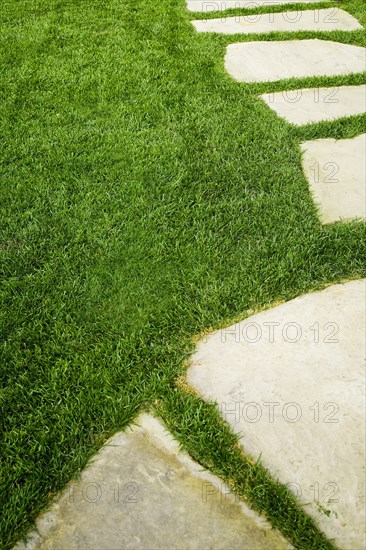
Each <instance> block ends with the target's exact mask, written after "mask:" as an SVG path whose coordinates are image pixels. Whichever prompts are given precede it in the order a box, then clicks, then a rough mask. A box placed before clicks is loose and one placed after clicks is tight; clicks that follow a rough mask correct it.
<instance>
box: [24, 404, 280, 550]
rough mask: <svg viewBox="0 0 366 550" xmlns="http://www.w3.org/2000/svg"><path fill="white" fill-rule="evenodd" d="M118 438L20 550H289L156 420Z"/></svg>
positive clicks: (142, 419) (145, 418) (143, 418)
mask: <svg viewBox="0 0 366 550" xmlns="http://www.w3.org/2000/svg"><path fill="white" fill-rule="evenodd" d="M138 424H139V427H138V426H133V427H132V429H131V428H129V429H128V430H127V431H126V432H121V433H117V434H116V435H115V436H113V437H112V438H111V439H110V440H109V441H108V442H107V443H106V445H105V446H104V447H103V448H102V449H101V451H100V452H99V453H98V454H97V455H96V456H95V457H94V459H93V461H92V462H91V464H90V465H89V466H88V467H87V468H86V469H85V470H84V471H83V472H82V475H81V479H80V480H79V481H76V482H75V483H71V484H69V486H68V487H67V488H66V490H65V491H64V493H63V494H62V495H61V496H60V498H58V499H57V500H56V502H55V503H54V505H53V506H52V508H51V509H50V510H49V512H47V513H46V514H44V515H43V516H42V517H41V518H39V520H38V522H37V527H38V530H39V534H38V535H37V534H33V536H32V538H31V540H30V541H29V542H28V544H27V546H26V547H24V545H23V544H18V545H17V550H20V549H23V550H24V548H27V550H30V549H39V550H51V549H52V550H56V549H58V550H61V549H62V550H66V549H67V550H73V549H77V550H114V549H116V550H117V549H118V550H121V549H123V550H126V549H131V550H136V549H145V550H152V549H159V550H160V549H166V550H174V549H176V550H185V549H189V550H195V549H197V548H211V549H221V550H227V549H238V550H242V549H243V548H248V549H249V548H250V549H251V550H252V549H253V550H254V549H258V550H259V549H260V550H267V549H268V548H271V549H272V548H273V549H274V550H280V549H285V548H289V547H290V546H289V544H288V543H287V542H285V541H284V540H283V539H282V537H281V536H280V535H279V534H278V533H277V532H276V531H274V530H272V529H271V528H270V526H269V525H268V524H267V522H266V521H264V520H263V519H262V518H261V517H260V516H259V515H258V514H256V513H254V512H252V511H251V510H249V509H248V508H247V507H246V506H245V505H244V504H242V503H240V502H237V501H235V499H234V497H233V496H232V495H231V494H230V493H229V492H228V490H227V489H226V488H225V487H224V485H223V484H222V482H221V480H219V479H218V478H217V477H215V476H213V475H211V474H209V473H205V472H204V471H202V467H200V466H198V465H197V464H196V463H195V462H193V460H192V459H191V458H190V457H189V456H188V455H187V454H186V453H182V452H180V451H179V445H178V443H177V441H175V440H174V439H173V438H172V436H170V435H169V434H168V433H167V432H166V430H165V429H164V428H163V426H162V424H161V423H160V422H159V421H158V420H157V419H155V418H154V417H152V416H150V415H147V414H143V415H141V416H140V417H139V419H138Z"/></svg>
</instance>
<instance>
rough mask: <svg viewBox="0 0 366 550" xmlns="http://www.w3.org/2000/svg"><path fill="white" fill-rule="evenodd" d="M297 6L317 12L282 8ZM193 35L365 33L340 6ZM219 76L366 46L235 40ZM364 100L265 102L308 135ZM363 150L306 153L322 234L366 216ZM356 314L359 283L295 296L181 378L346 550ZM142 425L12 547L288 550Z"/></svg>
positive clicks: (351, 523) (360, 334)
mask: <svg viewBox="0 0 366 550" xmlns="http://www.w3.org/2000/svg"><path fill="white" fill-rule="evenodd" d="M321 1H322V0H318V2H321ZM324 1H325V0H324ZM324 1H323V2H322V3H324ZM299 2H301V3H302V4H305V3H313V0H292V1H291V3H292V4H296V3H299ZM287 3H289V1H288V0H255V1H247V0H228V1H227V2H211V1H206V0H188V1H187V7H188V9H189V10H190V11H203V12H208V11H220V10H224V9H229V8H238V7H246V8H255V7H260V6H269V5H282V4H287ZM294 14H295V15H296V14H297V19H296V20H295V19H293V20H292V21H289V19H291V17H292V16H293V17H295V15H294ZM299 15H300V17H299ZM193 24H194V26H195V28H196V29H197V30H198V31H199V32H223V33H226V34H232V33H237V32H240V33H246V34H248V33H263V32H264V33H268V32H275V31H290V32H291V31H298V30H317V31H322V30H334V29H338V30H347V31H348V30H349V31H351V30H355V29H359V28H361V26H360V24H359V23H358V22H357V21H356V20H355V19H354V18H353V17H352V16H351V15H349V14H347V13H346V12H344V11H342V10H338V9H337V8H330V9H325V10H323V9H320V10H309V11H301V12H292V14H291V13H290V12H289V13H288V14H286V13H277V14H261V15H260V16H258V15H256V16H245V17H243V16H240V17H239V18H232V17H230V18H226V19H224V20H222V21H221V20H215V19H213V20H209V21H195V22H193ZM225 67H226V69H227V71H228V72H229V74H231V75H232V76H233V78H235V79H236V80H239V81H242V82H249V83H250V82H273V81H278V80H282V79H289V78H296V77H308V76H309V77H310V76H334V75H347V74H352V73H357V72H362V71H364V70H365V69H366V65H365V48H361V47H358V46H351V45H347V44H341V43H337V42H332V41H324V40H318V39H314V40H287V41H271V42H266V41H256V42H246V43H235V44H230V45H229V46H228V47H227V53H226V58H225ZM365 89H366V87H365V86H344V87H340V88H338V89H337V90H338V91H337V93H338V92H339V95H337V97H336V101H335V102H332V101H329V102H327V101H325V99H323V100H322V104H321V105H319V101H320V100H319V101H318V100H316V99H314V98H315V95H314V98H313V93H314V94H316V93H317V94H318V95H317V96H316V97H318V98H320V97H322V98H328V99H332V98H334V88H329V89H328V88H320V89H319V88H318V89H317V92H316V91H315V89H304V90H295V91H293V92H289V93H291V94H293V93H296V94H298V93H299V92H300V97H299V99H298V100H296V101H291V100H288V96H286V95H285V96H284V94H286V92H280V93H276V94H264V95H263V96H262V99H263V100H264V101H265V102H266V103H267V104H268V106H269V107H270V108H272V109H273V110H274V111H276V112H277V113H278V115H279V116H282V117H283V118H285V119H286V120H287V121H289V122H291V123H294V124H298V125H301V124H308V123H313V122H319V121H320V120H328V119H334V118H339V117H342V116H350V115H355V114H360V113H362V112H364V110H365ZM329 94H330V95H329ZM332 94H333V95H332ZM296 98H297V96H296ZM328 103H329V104H328ZM365 145H366V144H365V135H363V136H358V137H356V138H355V139H353V140H339V141H335V140H331V139H323V140H315V141H310V142H306V143H303V144H302V145H301V148H302V151H303V167H304V172H305V175H306V177H307V178H308V181H309V184H310V187H311V191H312V193H313V196H314V200H315V201H316V202H317V203H318V204H319V215H320V217H321V221H322V222H323V223H330V222H333V221H337V220H340V219H341V220H348V219H353V218H355V217H365V210H364V209H362V204H364V202H362V198H363V197H364V182H365V172H364V169H365V156H364V155H365V149H366V146H365ZM331 170H332V172H331ZM364 303H365V282H364V281H357V282H356V281H353V282H349V283H347V284H344V285H335V286H333V287H329V288H328V289H326V290H324V291H322V292H319V293H315V294H309V295H306V296H302V297H300V298H297V299H295V300H292V301H291V302H288V303H286V304H283V305H281V306H277V307H275V308H273V309H270V310H268V311H265V312H262V313H259V314H258V315H255V316H253V317H251V318H250V319H247V320H245V321H243V322H241V323H237V324H236V325H233V326H232V327H229V328H227V329H224V330H222V331H219V332H216V333H214V334H211V335H210V336H209V337H208V338H207V340H206V341H202V342H200V343H199V345H198V348H197V352H196V353H195V354H194V356H193V358H192V364H191V367H190V369H189V372H188V380H189V382H190V384H191V385H192V386H193V387H195V388H196V389H197V390H198V391H199V392H200V393H201V394H202V396H203V397H204V398H205V399H207V400H215V401H217V402H218V403H219V407H220V411H221V414H222V416H223V418H225V419H226V420H227V421H228V422H229V423H230V424H231V426H232V428H233V430H234V431H235V432H237V433H240V434H241V435H242V445H243V448H244V449H245V451H246V452H249V453H251V454H252V455H253V457H255V458H258V457H259V456H260V457H261V460H262V462H263V463H264V465H265V466H266V467H268V468H269V470H270V471H271V472H272V474H273V475H274V476H278V477H279V479H280V480H281V481H282V482H283V483H286V484H288V485H289V487H290V489H292V490H293V491H294V492H295V494H297V496H298V498H299V502H300V504H302V506H303V508H304V510H305V511H306V512H308V513H309V514H310V515H312V516H313V517H314V518H315V519H316V520H317V522H318V524H319V526H320V528H321V529H322V530H323V531H324V532H325V534H326V535H327V536H328V537H329V538H330V539H334V540H335V542H336V544H337V545H338V546H340V547H342V548H345V549H346V548H347V549H350V548H352V550H356V549H359V548H363V547H364V543H365V541H364V538H363V537H364V531H365V503H364V498H363V487H364V462H365V451H364V449H365V443H366V438H365V402H364V395H363V388H364V367H363V355H362V352H363V350H364V347H365V343H366V342H365V329H366V327H365V315H364ZM138 424H139V427H136V426H133V427H132V428H130V429H128V431H127V432H123V433H118V434H116V435H115V436H114V437H113V438H111V439H110V440H109V441H108V442H107V443H106V445H105V446H104V447H103V448H102V449H101V451H100V452H99V453H98V454H97V455H96V457H94V459H93V461H92V462H91V463H90V464H89V466H88V467H87V468H86V469H85V470H84V471H83V472H82V475H81V478H80V480H79V481H77V482H75V483H71V484H69V486H68V487H66V489H65V491H64V492H63V493H62V494H61V495H60V496H59V498H58V499H57V500H56V501H55V503H54V504H53V505H52V507H51V508H50V510H49V511H48V512H46V513H45V514H43V516H41V517H40V518H39V519H38V521H37V530H38V531H37V532H33V533H32V535H31V537H30V539H29V541H28V542H27V544H26V545H24V544H23V543H18V544H17V546H16V549H17V550H31V549H37V550H51V549H52V550H53V549H65V548H67V549H70V550H72V549H78V550H81V549H86V550H91V549H94V548H98V549H105V550H107V549H108V550H113V549H117V548H118V549H120V548H124V549H128V548H130V549H138V548H141V549H146V550H148V549H152V548H156V549H157V548H159V549H165V548H166V549H177V550H186V549H192V550H193V549H196V548H210V549H223V550H228V549H229V548H230V549H235V548H237V549H242V548H250V549H251V550H252V549H253V550H254V549H263V550H265V549H268V548H271V549H285V548H290V546H289V544H288V543H287V542H286V541H284V539H283V538H282V536H281V535H280V534H279V533H278V532H276V531H274V530H272V529H271V527H270V526H269V525H268V524H267V523H266V522H265V521H264V519H263V518H262V517H260V516H259V515H258V514H256V513H254V512H253V511H251V510H250V509H249V508H247V507H246V506H245V505H244V504H243V503H242V502H238V501H236V500H235V499H234V497H233V495H231V494H230V493H229V491H228V489H227V488H226V487H225V486H224V485H223V484H222V482H221V480H219V479H218V478H217V477H215V476H213V475H211V474H209V473H207V472H203V471H202V469H201V468H200V467H199V466H198V465H197V464H195V463H194V462H193V461H192V460H191V459H190V457H189V456H188V455H187V454H185V453H182V452H180V451H179V446H178V443H177V442H176V441H175V440H174V439H173V438H172V437H171V436H170V435H169V434H168V433H167V432H166V431H165V429H164V428H163V426H162V425H161V423H160V422H159V421H158V420H156V419H155V418H153V417H152V416H150V415H147V414H143V415H142V416H140V417H139V419H138ZM137 457H138V460H136V458H137Z"/></svg>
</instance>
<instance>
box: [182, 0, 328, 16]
mask: <svg viewBox="0 0 366 550" xmlns="http://www.w3.org/2000/svg"><path fill="white" fill-rule="evenodd" d="M327 1H328V0H316V2H317V3H324V2H327ZM313 3H314V1H313V0H227V1H226V2H221V1H220V2H219V1H212V0H187V9H188V10H189V11H195V12H199V11H202V12H204V13H208V12H213V11H224V10H228V9H232V8H234V9H235V8H247V9H254V8H262V7H266V6H281V5H283V4H313Z"/></svg>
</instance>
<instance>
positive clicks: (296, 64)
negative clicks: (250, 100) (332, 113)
mask: <svg viewBox="0 0 366 550" xmlns="http://www.w3.org/2000/svg"><path fill="white" fill-rule="evenodd" d="M365 54H366V48H362V47H360V46H350V45H348V44H340V43H339V42H332V41H329V40H318V39H313V40H284V41H273V42H264V41H263V42H245V43H241V42H239V43H236V44H229V46H228V47H227V50H226V57H225V67H226V69H227V71H228V72H229V74H230V75H231V76H232V77H233V78H235V79H236V80H238V81H240V82H275V81H277V80H282V79H286V78H303V77H312V76H336V75H346V74H351V73H358V72H363V71H364V70H365V69H366V55H365Z"/></svg>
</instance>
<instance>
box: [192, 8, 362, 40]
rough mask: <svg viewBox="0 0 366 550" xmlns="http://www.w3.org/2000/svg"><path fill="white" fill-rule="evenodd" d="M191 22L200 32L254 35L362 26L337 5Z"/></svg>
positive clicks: (358, 27) (354, 28) (350, 28)
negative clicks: (320, 8)
mask: <svg viewBox="0 0 366 550" xmlns="http://www.w3.org/2000/svg"><path fill="white" fill-rule="evenodd" d="M192 24H193V26H194V27H195V29H196V30H197V31H198V32H216V33H221V34H238V33H243V34H255V33H270V32H282V31H283V32H298V31H336V30H340V31H341V30H343V31H352V30H356V29H362V28H363V27H362V25H361V24H360V23H359V22H358V21H357V19H355V18H354V17H352V15H350V14H349V13H347V12H346V11H344V10H340V9H338V8H327V9H323V10H319V9H318V10H306V11H289V12H282V13H261V14H258V15H237V16H235V17H222V18H221V19H201V20H198V21H192Z"/></svg>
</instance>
